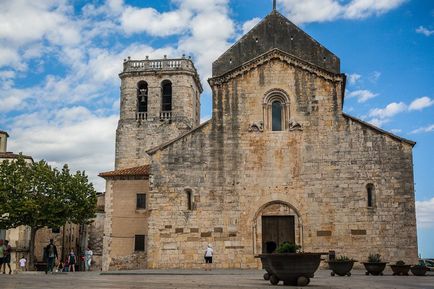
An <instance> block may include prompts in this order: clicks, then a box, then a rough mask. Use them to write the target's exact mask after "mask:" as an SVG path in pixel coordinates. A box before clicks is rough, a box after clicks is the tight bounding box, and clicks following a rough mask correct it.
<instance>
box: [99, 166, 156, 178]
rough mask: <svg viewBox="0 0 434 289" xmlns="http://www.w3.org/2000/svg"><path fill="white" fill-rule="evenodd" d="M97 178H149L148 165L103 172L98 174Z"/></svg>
mask: <svg viewBox="0 0 434 289" xmlns="http://www.w3.org/2000/svg"><path fill="white" fill-rule="evenodd" d="M98 176H100V177H101V178H111V177H139V176H143V177H149V165H145V166H139V167H133V168H126V169H119V170H114V171H110V172H104V173H100V174H99V175H98Z"/></svg>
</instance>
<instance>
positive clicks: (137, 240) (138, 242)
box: [134, 235, 145, 251]
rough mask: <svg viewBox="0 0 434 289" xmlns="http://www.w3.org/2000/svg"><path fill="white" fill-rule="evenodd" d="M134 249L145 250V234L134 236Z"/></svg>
mask: <svg viewBox="0 0 434 289" xmlns="http://www.w3.org/2000/svg"><path fill="white" fill-rule="evenodd" d="M134 251H145V235H135V236H134Z"/></svg>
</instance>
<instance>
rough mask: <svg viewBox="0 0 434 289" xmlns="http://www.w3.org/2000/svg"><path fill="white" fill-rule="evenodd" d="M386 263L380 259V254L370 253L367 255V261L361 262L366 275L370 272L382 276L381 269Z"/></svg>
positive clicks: (382, 269)
mask: <svg viewBox="0 0 434 289" xmlns="http://www.w3.org/2000/svg"><path fill="white" fill-rule="evenodd" d="M386 264H387V262H383V261H382V260H381V255H380V254H370V255H369V257H368V262H364V263H363V265H364V266H365V269H366V273H365V274H366V275H369V274H371V275H374V276H378V275H381V276H383V271H384V268H386Z"/></svg>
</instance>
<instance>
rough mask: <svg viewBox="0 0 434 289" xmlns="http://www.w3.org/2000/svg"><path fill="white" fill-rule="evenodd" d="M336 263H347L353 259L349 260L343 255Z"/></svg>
mask: <svg viewBox="0 0 434 289" xmlns="http://www.w3.org/2000/svg"><path fill="white" fill-rule="evenodd" d="M335 261H337V262H348V261H354V260H353V259H351V258H349V257H348V256H345V255H341V256H339V257H337V258H336V260H335Z"/></svg>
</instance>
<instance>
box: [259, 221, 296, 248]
mask: <svg viewBox="0 0 434 289" xmlns="http://www.w3.org/2000/svg"><path fill="white" fill-rule="evenodd" d="M284 242H290V243H293V244H295V222H294V216H262V253H272V252H273V251H274V250H275V249H276V248H277V247H279V246H280V245H281V244H282V243H284Z"/></svg>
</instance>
